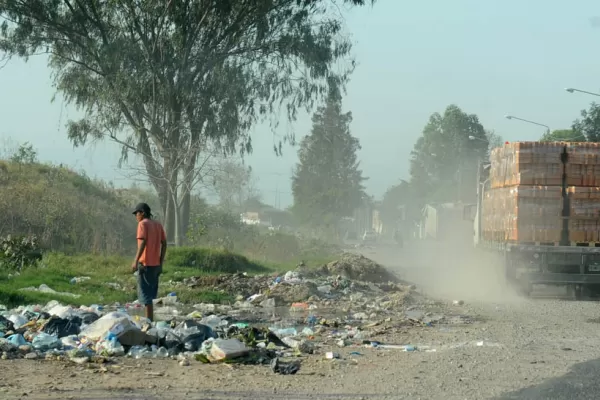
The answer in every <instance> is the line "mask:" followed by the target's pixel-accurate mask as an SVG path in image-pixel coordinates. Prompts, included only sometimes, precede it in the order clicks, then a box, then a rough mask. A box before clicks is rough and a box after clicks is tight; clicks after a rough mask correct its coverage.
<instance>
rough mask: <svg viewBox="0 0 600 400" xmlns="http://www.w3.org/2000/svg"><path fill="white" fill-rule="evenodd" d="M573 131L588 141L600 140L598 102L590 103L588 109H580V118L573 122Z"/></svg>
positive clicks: (599, 109) (599, 106)
mask: <svg viewBox="0 0 600 400" xmlns="http://www.w3.org/2000/svg"><path fill="white" fill-rule="evenodd" d="M572 128H573V131H574V132H577V133H578V134H579V135H581V136H583V137H585V139H586V141H588V142H600V104H596V103H592V104H591V105H590V108H589V109H588V110H581V119H577V120H575V121H574V122H573V127H572Z"/></svg>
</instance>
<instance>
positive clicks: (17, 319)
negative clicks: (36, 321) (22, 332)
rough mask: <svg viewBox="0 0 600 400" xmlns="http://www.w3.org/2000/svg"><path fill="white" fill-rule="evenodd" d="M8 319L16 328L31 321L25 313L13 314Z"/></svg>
mask: <svg viewBox="0 0 600 400" xmlns="http://www.w3.org/2000/svg"><path fill="white" fill-rule="evenodd" d="M8 319H9V321H11V322H12V323H13V325H14V327H15V329H19V328H20V327H21V326H23V325H25V324H26V323H28V322H29V320H28V319H27V318H25V317H24V316H23V315H16V314H12V315H10V316H9V317H8Z"/></svg>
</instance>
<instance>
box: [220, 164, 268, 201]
mask: <svg viewBox="0 0 600 400" xmlns="http://www.w3.org/2000/svg"><path fill="white" fill-rule="evenodd" d="M219 164H220V165H219V167H218V168H217V171H218V172H217V175H216V176H215V177H214V189H215V192H216V194H217V196H218V198H219V205H220V206H221V207H222V208H223V209H224V210H225V211H228V212H234V211H237V212H239V211H243V208H244V204H245V203H246V202H247V201H248V200H250V199H252V198H256V199H260V193H259V192H258V190H257V188H256V180H257V179H256V177H255V176H254V174H253V173H252V168H251V167H249V166H245V165H244V164H242V162H241V161H239V160H234V159H231V158H225V159H223V160H221V162H220V163H219Z"/></svg>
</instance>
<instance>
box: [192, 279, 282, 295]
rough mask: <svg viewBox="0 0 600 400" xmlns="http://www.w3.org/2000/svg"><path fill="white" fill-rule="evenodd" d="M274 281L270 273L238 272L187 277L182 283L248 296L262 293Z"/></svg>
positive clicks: (193, 286)
mask: <svg viewBox="0 0 600 400" xmlns="http://www.w3.org/2000/svg"><path fill="white" fill-rule="evenodd" d="M272 281H273V277H271V276H268V275H256V276H249V275H246V274H243V273H237V274H222V275H211V276H197V277H191V278H185V279H184V280H183V282H182V283H183V284H184V285H186V286H188V287H190V288H204V289H205V288H212V289H214V290H221V291H223V292H226V293H229V294H231V295H234V296H242V297H244V298H246V297H249V296H252V295H253V294H256V293H260V292H261V291H262V290H263V289H264V288H265V287H268V286H269V284H270V283H271V282H272Z"/></svg>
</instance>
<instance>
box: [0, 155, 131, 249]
mask: <svg viewBox="0 0 600 400" xmlns="http://www.w3.org/2000/svg"><path fill="white" fill-rule="evenodd" d="M130 206H131V205H130V204H125V202H124V201H122V200H121V198H120V197H119V196H117V194H116V193H115V191H114V190H113V189H112V188H110V187H108V186H107V185H104V184H102V183H101V182H96V181H93V180H91V179H89V178H88V177H86V176H84V175H81V174H77V173H75V172H73V171H71V170H69V169H67V168H64V167H55V166H51V165H45V164H36V163H14V162H7V161H0V208H1V209H2V214H1V215H0V236H6V235H9V234H10V235H35V236H36V237H37V238H38V239H39V242H40V245H41V246H42V247H44V248H46V249H49V250H56V251H65V252H71V253H72V252H94V253H104V252H106V253H119V252H121V251H122V250H123V249H124V248H127V249H131V248H134V247H135V234H134V233H135V220H134V219H133V218H132V216H131V212H130V211H129V207H130Z"/></svg>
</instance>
